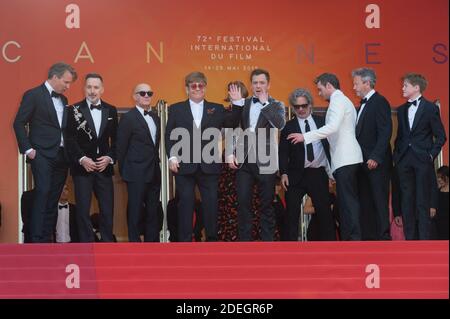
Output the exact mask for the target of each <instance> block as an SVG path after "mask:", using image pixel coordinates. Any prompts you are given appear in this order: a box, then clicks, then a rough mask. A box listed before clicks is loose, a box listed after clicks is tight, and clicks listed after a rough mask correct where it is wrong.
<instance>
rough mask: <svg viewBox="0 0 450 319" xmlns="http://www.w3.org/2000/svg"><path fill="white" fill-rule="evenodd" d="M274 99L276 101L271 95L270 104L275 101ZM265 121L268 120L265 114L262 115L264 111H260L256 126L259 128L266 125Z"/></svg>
mask: <svg viewBox="0 0 450 319" xmlns="http://www.w3.org/2000/svg"><path fill="white" fill-rule="evenodd" d="M274 101H275V100H274V99H273V98H271V97H270V96H269V99H268V102H269V104H270V103H272V102H274ZM264 121H267V120H266V117H265V116H264V115H262V112H260V113H259V116H258V121H256V128H258V127H264V126H265V125H263V123H264ZM256 128H255V129H256Z"/></svg>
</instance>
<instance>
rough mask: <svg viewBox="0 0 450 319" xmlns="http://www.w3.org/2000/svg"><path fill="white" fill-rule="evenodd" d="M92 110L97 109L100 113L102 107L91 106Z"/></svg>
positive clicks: (98, 105)
mask: <svg viewBox="0 0 450 319" xmlns="http://www.w3.org/2000/svg"><path fill="white" fill-rule="evenodd" d="M93 109H97V110H99V111H101V110H102V105H101V104H97V105H94V104H91V110H93Z"/></svg>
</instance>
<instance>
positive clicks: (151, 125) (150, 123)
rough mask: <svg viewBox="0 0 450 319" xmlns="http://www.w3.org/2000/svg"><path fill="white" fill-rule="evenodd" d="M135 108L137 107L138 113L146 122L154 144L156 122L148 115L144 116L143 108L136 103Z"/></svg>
mask: <svg viewBox="0 0 450 319" xmlns="http://www.w3.org/2000/svg"><path fill="white" fill-rule="evenodd" d="M136 108H137V109H138V111H139V113H141V114H142V116H143V117H144V120H145V122H147V126H148V129H149V130H150V135H151V137H152V140H153V143H154V144H156V124H155V121H153V118H152V117H151V116H150V115H145V116H144V109H143V108H142V107H140V106H137V105H136Z"/></svg>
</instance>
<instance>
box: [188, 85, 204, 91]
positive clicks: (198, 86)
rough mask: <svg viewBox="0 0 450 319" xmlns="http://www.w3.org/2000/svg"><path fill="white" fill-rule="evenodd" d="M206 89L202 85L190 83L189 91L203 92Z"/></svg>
mask: <svg viewBox="0 0 450 319" xmlns="http://www.w3.org/2000/svg"><path fill="white" fill-rule="evenodd" d="M205 87H206V84H204V83H190V84H189V88H190V89H191V90H203V89H204V88H205Z"/></svg>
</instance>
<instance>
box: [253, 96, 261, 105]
mask: <svg viewBox="0 0 450 319" xmlns="http://www.w3.org/2000/svg"><path fill="white" fill-rule="evenodd" d="M252 102H253V104H256V103H261V101H260V100H259V99H258V98H257V97H253V99H252ZM261 104H262V103H261Z"/></svg>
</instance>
